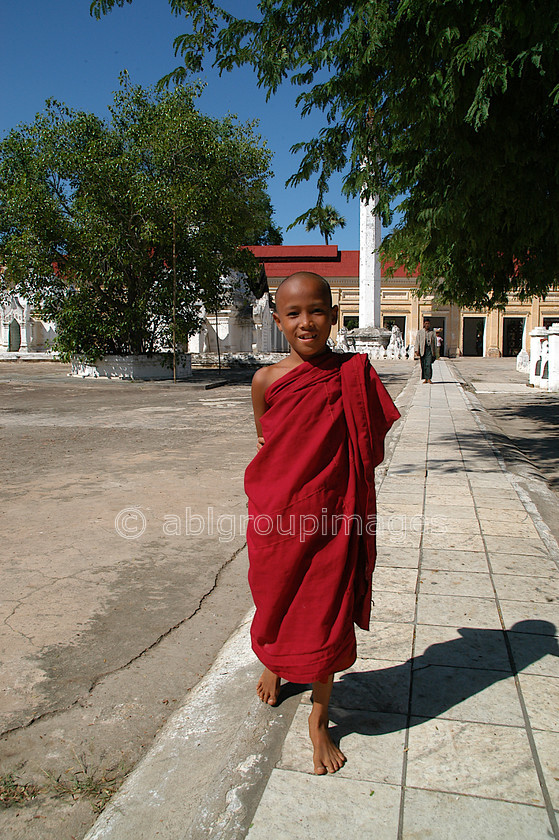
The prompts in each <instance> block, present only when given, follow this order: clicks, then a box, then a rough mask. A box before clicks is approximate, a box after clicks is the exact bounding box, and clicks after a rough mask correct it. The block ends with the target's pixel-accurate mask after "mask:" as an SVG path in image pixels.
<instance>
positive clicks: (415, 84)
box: [91, 0, 559, 306]
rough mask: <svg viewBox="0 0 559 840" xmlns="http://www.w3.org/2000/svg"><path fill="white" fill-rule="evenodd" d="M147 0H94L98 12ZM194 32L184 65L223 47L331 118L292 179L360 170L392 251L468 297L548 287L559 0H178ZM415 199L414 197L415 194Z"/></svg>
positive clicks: (488, 298)
mask: <svg viewBox="0 0 559 840" xmlns="http://www.w3.org/2000/svg"><path fill="white" fill-rule="evenodd" d="M124 2H131V0H94V2H93V3H92V4H91V9H92V12H93V13H95V14H97V15H98V16H99V15H100V14H102V13H105V12H107V11H108V10H109V9H111V8H112V7H114V6H115V5H120V6H122V5H124ZM169 2H170V5H171V8H172V10H173V12H174V13H175V14H180V13H183V14H184V15H186V16H187V17H188V18H189V21H190V30H189V32H187V33H186V34H185V35H183V36H181V37H179V38H178V39H177V40H176V41H175V48H176V51H177V54H181V55H182V57H183V59H184V67H181V68H178V69H177V70H176V71H175V72H174V74H171V75H172V76H174V78H177V79H178V78H183V77H184V75H185V73H186V72H187V70H188V71H190V70H195V71H196V70H199V69H200V67H201V65H202V61H203V58H204V54H205V52H206V50H208V49H213V50H214V58H215V62H216V64H217V66H218V67H219V68H220V69H221V70H229V69H231V68H232V67H234V66H235V65H239V64H245V63H249V64H252V65H253V66H254V67H255V69H256V72H257V75H258V82H259V84H260V85H262V86H263V87H264V88H265V89H266V90H267V92H268V94H270V95H271V94H273V93H274V91H276V90H277V88H278V86H279V85H280V84H282V83H283V82H284V81H285V80H287V79H289V80H290V81H291V82H292V83H293V84H295V85H299V86H300V87H301V93H300V96H299V100H298V101H299V104H300V106H301V109H302V113H303V114H305V113H308V112H309V111H311V110H312V109H320V110H322V111H324V113H325V114H326V116H327V119H328V125H327V127H326V128H325V129H324V130H322V131H321V132H320V134H319V136H317V137H314V138H311V139H309V140H306V141H304V142H302V143H300V144H298V146H297V147H296V148H298V149H299V150H302V151H303V153H304V154H303V158H302V162H301V165H300V168H299V170H298V172H297V173H296V174H295V175H294V176H293V177H292V178H291V183H293V184H297V183H298V182H300V181H302V180H304V179H308V178H310V177H311V176H313V175H315V174H316V175H317V176H318V187H319V194H318V199H317V205H318V206H320V205H321V204H322V197H323V195H324V193H325V192H326V189H327V185H328V180H329V177H330V175H331V174H332V173H333V172H335V171H343V170H345V171H346V173H347V174H346V177H345V185H344V189H345V191H346V192H347V194H348V195H352V196H356V195H359V194H361V193H365V196H366V197H370V196H374V197H375V201H376V206H377V208H378V210H379V211H380V213H381V214H382V217H383V221H384V222H385V224H386V223H388V222H389V221H390V219H391V216H392V208H393V207H394V200H395V199H396V198H398V197H400V199H399V200H400V203H399V206H398V208H397V209H398V210H399V212H400V213H401V214H402V217H401V221H400V222H399V223H398V225H397V227H396V229H395V231H394V232H393V233H391V234H390V235H389V236H388V237H387V238H386V239H385V241H384V243H383V245H384V249H385V251H386V253H387V256H388V257H389V258H391V259H392V260H394V261H395V262H396V263H403V264H404V265H406V267H407V268H408V269H410V270H415V268H416V266H417V265H418V264H420V266H421V281H422V290H423V291H427V290H436V291H437V293H438V295H439V297H440V299H442V300H454V301H456V302H457V303H460V304H464V305H468V304H470V305H478V306H485V305H495V304H501V303H504V302H505V301H506V299H507V294H508V293H510V292H511V290H513V291H514V290H516V291H517V292H518V293H519V294H520V296H531V295H539V294H545V293H546V291H547V290H548V289H549V287H550V285H551V284H553V283H554V282H555V281H556V279H557V274H558V267H559V224H558V219H559V109H558V102H559V84H558V83H559V4H557V3H556V2H554V0H437V2H436V3H425V2H424V0H354V2H349V3H348V2H343V3H342V2H340V0H312V2H310V0H260V3H259V4H258V7H257V8H258V18H257V19H256V20H254V21H250V20H239V19H236V18H234V17H233V16H232V15H231V14H229V13H228V12H226V11H224V10H223V9H221V8H220V7H218V6H217V5H216V4H215V3H214V2H213V0H169ZM402 197H403V198H402Z"/></svg>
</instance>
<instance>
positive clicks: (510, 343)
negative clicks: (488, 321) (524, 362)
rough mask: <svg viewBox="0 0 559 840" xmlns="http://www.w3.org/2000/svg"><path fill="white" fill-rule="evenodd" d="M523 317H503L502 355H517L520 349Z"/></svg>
mask: <svg viewBox="0 0 559 840" xmlns="http://www.w3.org/2000/svg"><path fill="white" fill-rule="evenodd" d="M524 322H525V319H524V318H507V317H505V318H503V356H518V354H519V353H520V351H521V350H522V336H523V334H524Z"/></svg>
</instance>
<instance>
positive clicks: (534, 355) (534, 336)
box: [530, 327, 547, 388]
mask: <svg viewBox="0 0 559 840" xmlns="http://www.w3.org/2000/svg"><path fill="white" fill-rule="evenodd" d="M546 337H547V330H546V328H545V327H536V328H535V329H533V330H531V331H530V385H534V386H535V387H536V388H539V387H540V382H541V376H542V372H541V361H542V342H543V341H544V340H545V338H546ZM538 362H539V365H538Z"/></svg>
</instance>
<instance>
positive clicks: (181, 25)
mask: <svg viewBox="0 0 559 840" xmlns="http://www.w3.org/2000/svg"><path fill="white" fill-rule="evenodd" d="M241 5H245V6H247V5H249V6H250V5H252V4H251V3H249V2H245V3H240V2H239V0H236V3H235V4H234V6H233V8H235V7H236V8H239V7H241ZM0 29H1V31H2V47H1V49H0V78H1V79H2V84H1V85H0V137H4V136H5V135H6V134H7V132H8V131H9V130H10V129H11V128H13V127H15V126H16V125H17V124H18V123H22V122H23V123H27V122H32V121H33V119H34V117H35V114H36V113H37V112H39V111H41V110H42V109H43V107H44V103H45V100H46V99H47V98H49V97H52V98H54V99H57V100H59V101H61V102H64V103H65V104H66V105H68V106H69V107H72V108H77V109H80V110H85V111H93V112H94V113H96V114H98V115H99V116H101V117H107V116H108V112H107V106H108V105H109V104H110V103H111V102H112V94H113V91H114V90H116V88H117V87H118V75H119V73H120V72H121V71H122V70H124V69H126V70H128V72H129V74H130V77H131V80H132V81H133V82H134V83H139V84H141V85H144V86H149V85H152V84H155V83H156V82H157V81H158V80H159V79H160V78H161V77H162V76H164V75H165V74H166V73H167V72H169V71H170V70H171V69H173V68H174V67H175V66H177V64H179V63H180V61H179V59H177V58H175V56H174V52H173V45H172V42H173V39H174V38H175V37H176V36H177V35H179V34H181V33H182V32H184V31H185V21H184V18H182V19H181V18H176V17H174V16H173V15H172V13H171V9H170V6H169V3H168V2H167V0H134V2H133V3H132V5H130V6H128V5H126V6H125V7H124V8H122V9H119V8H116V9H114V10H113V11H112V12H110V13H109V14H108V15H107V16H105V17H103V18H102V19H101V20H100V21H97V20H95V19H94V18H92V17H91V16H90V14H89V0H2V4H1V11H0ZM201 78H204V79H205V81H207V87H206V89H205V91H204V93H203V94H202V97H201V99H200V100H199V108H200V110H201V111H204V112H205V113H207V114H210V115H212V116H216V117H222V116H224V115H225V114H226V113H227V112H228V111H229V112H231V113H234V114H237V116H238V118H239V120H241V121H243V122H244V121H246V120H249V119H255V118H257V119H259V120H260V127H259V131H260V133H261V135H262V137H263V138H264V139H265V140H266V142H267V145H268V147H269V148H270V149H271V150H272V152H273V154H274V157H273V161H272V169H273V171H274V173H275V177H274V178H273V179H271V180H270V182H269V185H268V190H269V193H270V196H271V198H272V204H273V206H274V209H275V214H276V215H275V221H276V223H277V224H279V225H280V226H281V227H282V229H283V231H284V244H286V245H302V244H323V239H322V238H321V236H320V234H319V233H318V231H314V232H312V233H307V232H306V231H305V229H304V226H298V227H297V228H295V229H293V230H291V231H286V228H287V225H288V224H289V223H290V222H292V221H293V219H294V218H295V217H296V216H297V215H299V214H300V213H302V212H303V211H304V210H306V209H307V208H308V207H310V206H312V205H313V204H314V202H315V198H316V189H315V185H314V184H308V185H307V184H305V185H302V186H300V187H297V188H296V189H293V188H287V187H285V181H286V179H287V178H288V177H289V175H291V174H292V173H293V172H294V171H295V170H296V168H297V158H296V157H295V156H293V155H292V154H290V151H289V149H290V147H291V146H292V145H293V144H294V143H296V142H297V141H299V140H304V139H308V138H310V137H312V136H314V134H315V133H316V130H317V129H318V128H319V127H320V125H322V124H323V123H322V119H321V117H320V115H317V116H316V117H305V118H302V117H301V116H300V114H299V113H298V111H297V110H296V108H295V99H296V95H297V91H296V89H294V88H292V87H291V86H290V85H284V87H283V89H281V90H280V92H279V93H278V94H276V95H275V96H273V97H272V98H271V99H270V101H269V102H266V101H265V95H264V92H263V91H261V90H259V89H258V87H257V85H256V81H255V77H254V74H253V72H252V71H251V70H250V69H248V68H243V69H241V70H236V71H233V72H232V73H229V74H226V75H224V76H222V77H221V78H220V77H219V76H218V75H217V73H215V72H213V71H211V70H209V71H208V72H206V73H205V74H204V75H203V76H202V77H201ZM340 186H341V180H337V181H336V182H333V183H332V185H331V188H330V192H329V194H328V197H327V199H326V200H327V201H328V202H329V203H330V204H333V205H334V207H336V209H337V210H338V212H339V213H341V214H342V215H343V216H345V218H346V221H347V225H346V227H345V228H344V229H343V230H342V229H339V228H338V230H337V231H336V233H335V235H334V239H333V244H337V245H338V246H339V247H340V248H344V249H350V248H358V247H359V207H358V202H357V200H352V201H350V202H347V201H346V199H345V197H344V196H343V195H342V194H341V191H340Z"/></svg>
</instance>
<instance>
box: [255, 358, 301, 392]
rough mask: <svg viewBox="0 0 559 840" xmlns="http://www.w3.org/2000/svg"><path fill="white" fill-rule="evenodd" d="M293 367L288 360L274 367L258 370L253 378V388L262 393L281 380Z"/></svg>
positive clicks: (277, 363) (267, 366)
mask: <svg viewBox="0 0 559 840" xmlns="http://www.w3.org/2000/svg"><path fill="white" fill-rule="evenodd" d="M292 367H293V365H292V364H289V362H288V359H282V360H281V361H279V362H276V363H275V364H273V365H266V367H261V368H258V370H257V371H256V373H255V374H254V376H253V377H252V387H253V388H254V389H256V390H258V391H261V392H262V393H263V392H264V391H265V390H266V388H269V386H270V385H272V384H273V383H274V382H275V381H276V380H277V379H280V378H281V377H282V376H283V375H284V374H285V373H287V371H288V370H290V369H291V368H292Z"/></svg>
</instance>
